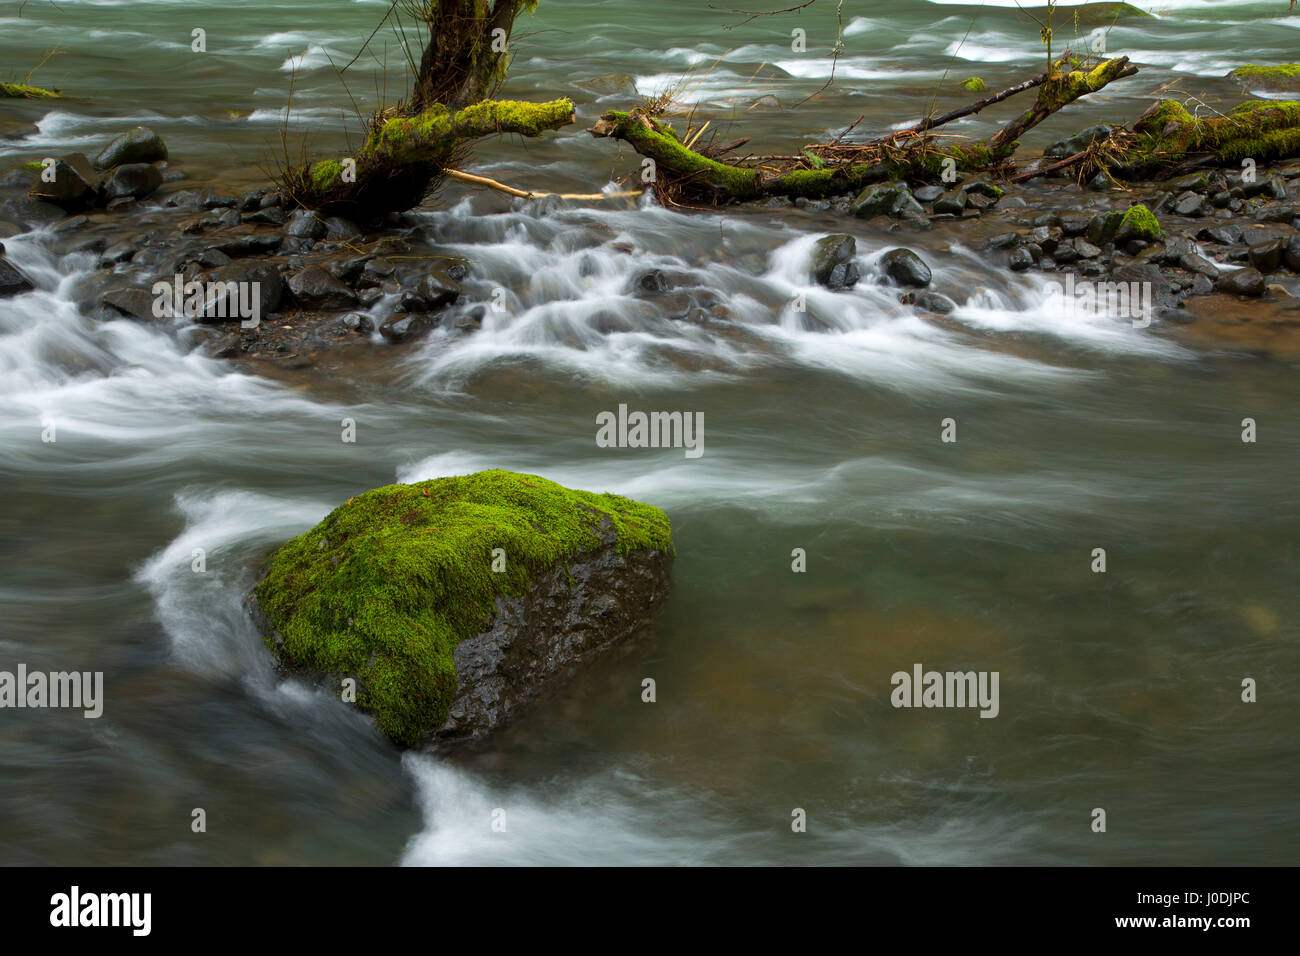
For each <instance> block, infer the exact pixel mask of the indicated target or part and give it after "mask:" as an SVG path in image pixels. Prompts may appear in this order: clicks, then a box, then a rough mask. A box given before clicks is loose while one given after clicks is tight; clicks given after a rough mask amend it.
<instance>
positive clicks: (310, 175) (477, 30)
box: [284, 0, 573, 221]
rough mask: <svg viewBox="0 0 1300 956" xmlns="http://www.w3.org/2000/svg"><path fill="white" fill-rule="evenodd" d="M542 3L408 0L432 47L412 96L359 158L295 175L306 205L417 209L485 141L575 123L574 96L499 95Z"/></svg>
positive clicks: (381, 119) (361, 214) (294, 185)
mask: <svg viewBox="0 0 1300 956" xmlns="http://www.w3.org/2000/svg"><path fill="white" fill-rule="evenodd" d="M536 5H537V4H536V0H495V2H493V0H401V3H400V9H401V10H402V11H403V12H404V13H406V15H407V16H408V17H410V18H413V19H414V20H415V21H416V22H417V23H418V24H419V25H420V27H421V29H422V37H423V39H424V40H425V46H424V52H423V55H422V56H421V57H420V64H419V68H418V72H417V74H416V78H415V86H414V88H413V89H412V92H411V102H410V103H408V104H404V105H401V106H398V107H395V108H393V109H388V110H381V111H380V112H379V113H377V114H376V115H375V116H374V117H373V118H372V120H371V124H370V129H369V131H368V135H367V137H366V141H365V144H364V145H363V146H362V147H361V149H360V150H358V151H357V152H356V153H355V155H353V156H348V157H341V158H339V159H326V160H321V161H319V162H315V163H312V164H310V165H308V166H304V167H299V168H297V169H291V170H288V171H286V174H285V176H284V188H285V190H286V191H287V192H288V193H289V195H290V197H291V198H292V199H293V201H294V202H296V203H297V204H298V205H300V206H303V207H305V208H308V209H316V210H320V211H321V212H322V213H324V214H326V215H342V216H347V217H348V218H351V219H356V220H359V221H371V220H377V219H379V218H381V217H382V216H383V215H384V214H386V213H389V212H394V211H401V210H405V209H410V208H412V207H414V206H417V205H419V203H420V202H421V201H422V200H423V199H424V197H425V196H426V195H427V194H428V192H429V191H430V190H431V189H433V188H435V187H436V186H437V185H438V184H439V182H440V181H441V173H442V169H443V168H444V167H447V166H454V165H459V164H460V163H461V162H462V161H463V160H464V158H465V153H466V152H467V151H468V144H469V143H470V142H471V141H472V140H475V139H479V138H482V137H484V136H491V135H494V134H501V133H518V134H520V135H523V136H537V135H539V134H541V133H542V132H545V131H546V130H552V129H556V128H558V127H560V126H564V125H566V124H568V123H571V122H573V103H572V102H571V101H570V100H568V99H559V100H553V101H551V102H549V103H521V102H513V101H500V102H499V101H496V100H492V99H491V98H490V97H491V96H492V95H493V94H495V93H496V91H497V89H498V88H499V87H500V85H501V82H502V81H503V80H504V78H505V73H506V66H507V63H508V60H509V54H508V51H507V41H508V40H509V37H510V31H511V29H512V28H513V27H514V21H515V17H516V16H518V15H519V13H520V12H522V11H524V10H531V9H533V8H534V7H535V6H536Z"/></svg>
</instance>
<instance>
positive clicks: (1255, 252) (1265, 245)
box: [1247, 239, 1287, 273]
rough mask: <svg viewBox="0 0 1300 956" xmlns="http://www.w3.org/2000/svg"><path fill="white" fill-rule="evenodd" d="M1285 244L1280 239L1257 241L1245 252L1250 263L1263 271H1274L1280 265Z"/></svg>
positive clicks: (1283, 255) (1285, 247)
mask: <svg viewBox="0 0 1300 956" xmlns="http://www.w3.org/2000/svg"><path fill="white" fill-rule="evenodd" d="M1286 249H1287V244H1286V243H1285V242H1283V241H1282V240H1281V239H1271V240H1269V241H1268V242H1261V243H1257V244H1256V245H1253V246H1251V247H1250V249H1249V250H1248V252H1247V255H1248V258H1249V261H1250V264H1251V265H1252V266H1254V267H1255V268H1256V269H1258V270H1259V271H1260V272H1263V273H1270V272H1276V271H1277V270H1278V269H1280V268H1281V267H1282V261H1283V259H1284V257H1285V256H1286Z"/></svg>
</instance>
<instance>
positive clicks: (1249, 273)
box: [1215, 266, 1268, 298]
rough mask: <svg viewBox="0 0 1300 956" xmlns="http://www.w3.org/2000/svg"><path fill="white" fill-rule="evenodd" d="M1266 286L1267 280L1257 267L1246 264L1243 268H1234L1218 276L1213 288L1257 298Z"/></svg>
mask: <svg viewBox="0 0 1300 956" xmlns="http://www.w3.org/2000/svg"><path fill="white" fill-rule="evenodd" d="M1267 287H1268V280H1267V279H1265V278H1264V274H1263V273H1262V272H1260V271H1259V270H1258V269H1255V268H1252V267H1250V266H1247V267H1246V268H1244V269H1235V270H1233V271H1232V272H1229V273H1227V274H1225V275H1223V276H1221V277H1220V278H1219V281H1218V282H1216V283H1215V288H1216V289H1218V290H1219V291H1220V292H1226V293H1228V294H1229V295H1245V296H1250V297H1251V298H1259V297H1260V296H1261V295H1263V294H1264V290H1265V289H1266V288H1267Z"/></svg>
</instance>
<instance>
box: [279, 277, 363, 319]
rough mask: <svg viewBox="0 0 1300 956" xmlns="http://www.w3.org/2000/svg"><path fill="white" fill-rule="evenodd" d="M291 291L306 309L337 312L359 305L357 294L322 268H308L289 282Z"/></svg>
mask: <svg viewBox="0 0 1300 956" xmlns="http://www.w3.org/2000/svg"><path fill="white" fill-rule="evenodd" d="M289 291H290V292H292V293H293V297H294V299H296V300H297V302H298V304H299V305H300V306H302V307H303V308H304V309H310V310H312V311H322V312H337V311H340V310H343V309H350V308H352V307H353V306H355V305H356V304H357V296H356V293H355V292H353V291H352V290H351V289H349V288H348V287H347V286H346V285H344V284H343V283H342V282H340V281H339V280H338V279H336V278H334V276H332V275H331V274H330V273H329V271H328V270H326V269H325V268H323V267H322V266H308V267H307V268H305V269H303V270H302V271H301V272H298V273H295V274H294V276H293V277H292V278H291V279H290V280H289Z"/></svg>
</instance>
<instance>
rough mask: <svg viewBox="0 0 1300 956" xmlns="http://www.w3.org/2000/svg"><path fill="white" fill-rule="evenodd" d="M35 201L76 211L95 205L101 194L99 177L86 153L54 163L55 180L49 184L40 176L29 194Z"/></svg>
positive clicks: (75, 154)
mask: <svg viewBox="0 0 1300 956" xmlns="http://www.w3.org/2000/svg"><path fill="white" fill-rule="evenodd" d="M27 194H28V195H29V196H31V197H32V198H34V199H39V200H41V201H42V202H47V203H52V204H53V205H56V206H58V207H60V208H61V209H65V210H68V211H69V212H75V211H77V210H80V209H85V208H86V207H87V206H90V205H92V204H93V203H94V201H95V199H96V198H97V197H98V195H99V176H98V174H96V172H95V170H94V169H93V168H92V167H91V165H90V160H89V159H87V158H86V157H85V154H83V153H72V154H71V155H69V156H65V157H63V158H62V159H60V160H57V161H56V162H55V163H54V179H53V181H52V182H46V181H45V180H44V178H43V177H42V176H41V175H40V174H37V176H36V178H35V180H34V181H33V182H32V187H31V189H30V190H28V193H27Z"/></svg>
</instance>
